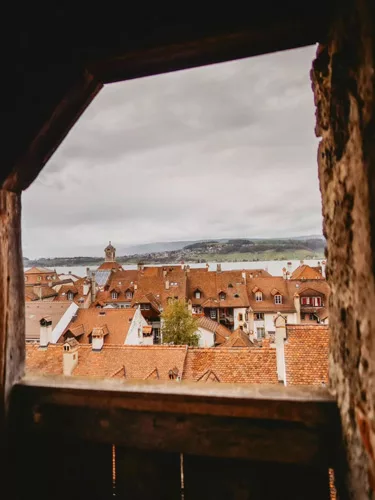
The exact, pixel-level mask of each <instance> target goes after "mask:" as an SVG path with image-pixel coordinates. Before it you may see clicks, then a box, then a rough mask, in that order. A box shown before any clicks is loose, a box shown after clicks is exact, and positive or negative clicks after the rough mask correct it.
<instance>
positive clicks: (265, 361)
mask: <svg viewBox="0 0 375 500" xmlns="http://www.w3.org/2000/svg"><path fill="white" fill-rule="evenodd" d="M208 371H210V376H211V377H212V376H213V375H214V376H215V378H216V379H217V380H218V381H220V382H224V383H242V384H277V383H278V380H277V373H276V349H267V348H257V349H254V348H243V349H236V348H225V347H223V348H220V349H217V348H203V349H202V348H189V350H188V353H187V356H186V362H185V369H184V373H183V376H182V378H183V380H191V381H194V380H195V381H198V380H205V379H207V377H206V376H207V373H208ZM205 375H206V376H205ZM209 378H210V377H209Z"/></svg>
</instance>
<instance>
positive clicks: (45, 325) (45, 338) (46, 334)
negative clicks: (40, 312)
mask: <svg viewBox="0 0 375 500" xmlns="http://www.w3.org/2000/svg"><path fill="white" fill-rule="evenodd" d="M39 324H40V330H39V331H40V333H39V335H40V337H39V347H41V348H47V347H48V344H49V343H50V342H51V341H52V318H51V316H44V317H43V318H42V319H41V320H40V321H39Z"/></svg>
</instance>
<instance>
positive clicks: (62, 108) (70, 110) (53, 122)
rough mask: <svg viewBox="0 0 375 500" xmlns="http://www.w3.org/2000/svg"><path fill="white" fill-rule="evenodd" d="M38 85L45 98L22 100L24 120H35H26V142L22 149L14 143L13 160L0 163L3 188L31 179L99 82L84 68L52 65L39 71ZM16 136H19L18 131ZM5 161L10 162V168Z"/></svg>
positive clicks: (17, 186) (25, 184) (22, 186)
mask: <svg viewBox="0 0 375 500" xmlns="http://www.w3.org/2000/svg"><path fill="white" fill-rule="evenodd" d="M33 84H34V85H35V82H34V81H33ZM39 86H40V87H41V88H40V89H39V91H40V93H41V94H43V91H45V92H46V95H47V96H48V99H47V98H46V99H44V100H42V101H41V102H39V101H36V100H35V98H34V99H33V100H32V102H31V103H28V102H26V100H25V109H26V110H27V111H28V113H29V114H30V115H31V116H30V117H28V120H27V121H28V122H32V121H35V124H33V125H30V124H29V126H30V129H31V130H30V131H28V140H27V146H26V147H25V148H24V149H23V148H22V146H21V144H18V150H17V158H16V159H15V161H14V163H13V164H12V163H9V162H8V164H7V165H5V166H4V172H8V175H7V177H3V175H2V173H3V170H2V173H1V174H0V185H1V184H2V187H3V188H4V189H9V190H12V191H21V190H23V189H26V188H27V187H28V186H29V185H30V184H31V183H32V181H33V180H34V179H35V178H36V177H37V175H38V174H39V172H40V171H41V170H42V168H43V167H44V165H45V164H46V163H47V161H48V160H49V159H50V157H51V156H52V154H53V153H54V152H55V151H56V149H57V148H58V146H59V145H60V144H61V142H62V141H63V139H64V138H65V136H66V135H67V134H68V132H69V131H70V129H71V128H72V127H73V125H74V124H75V122H76V121H77V120H78V118H79V117H80V116H81V114H82V113H83V112H84V111H85V109H86V108H87V106H88V105H89V104H90V102H91V101H92V100H93V99H94V97H95V96H96V95H97V93H98V92H99V91H100V89H101V88H102V87H103V84H102V83H101V82H99V81H98V80H97V79H96V78H95V77H94V76H93V75H92V74H90V73H89V72H88V71H85V70H82V69H79V68H78V69H77V68H76V67H74V66H73V67H72V68H70V67H68V66H66V65H61V66H57V67H56V66H55V65H52V66H51V67H49V68H48V70H47V71H46V72H45V73H43V77H42V81H41V82H40V84H39ZM50 88H51V89H53V91H52V90H51V89H50ZM26 95H27V93H26ZM22 98H24V99H26V98H25V97H22ZM28 107H29V109H28ZM23 112H25V110H23ZM14 114H15V115H16V113H14ZM20 121H21V119H20V120H19V121H18V124H19V122H20ZM34 127H35V129H34ZM33 130H35V131H34V132H33ZM33 133H34V135H33ZM20 137H21V139H22V134H20ZM14 140H15V139H14ZM15 142H16V143H17V141H16V140H15ZM9 165H11V166H12V170H11V171H10V172H9Z"/></svg>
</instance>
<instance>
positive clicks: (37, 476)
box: [10, 428, 113, 500]
mask: <svg viewBox="0 0 375 500" xmlns="http://www.w3.org/2000/svg"><path fill="white" fill-rule="evenodd" d="M10 456H11V457H12V471H11V474H12V478H13V481H12V492H13V495H14V498H17V499H19V500H23V499H24V500H29V499H30V498H38V500H51V499H52V498H53V499H55V500H67V499H72V500H82V499H83V498H89V499H93V500H96V499H97V500H101V499H109V498H111V497H112V493H113V485H112V447H111V445H103V444H97V443H90V442H85V441H84V440H81V439H77V438H76V437H74V438H72V439H69V438H67V436H66V435H64V434H61V433H60V432H59V429H58V428H56V429H55V433H54V434H51V435H48V436H40V435H37V434H34V435H33V434H30V433H26V432H23V431H22V429H19V430H18V432H15V433H14V434H13V440H12V450H11V455H10Z"/></svg>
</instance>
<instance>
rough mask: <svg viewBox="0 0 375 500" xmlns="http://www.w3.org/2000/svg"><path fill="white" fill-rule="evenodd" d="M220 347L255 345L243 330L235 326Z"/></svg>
mask: <svg viewBox="0 0 375 500" xmlns="http://www.w3.org/2000/svg"><path fill="white" fill-rule="evenodd" d="M220 347H255V345H254V344H253V342H251V340H250V339H249V336H248V335H246V333H245V332H244V331H243V330H241V329H240V328H237V330H235V331H234V332H233V333H231V335H230V337H229V338H228V339H227V340H226V342H224V344H221V346H220Z"/></svg>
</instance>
